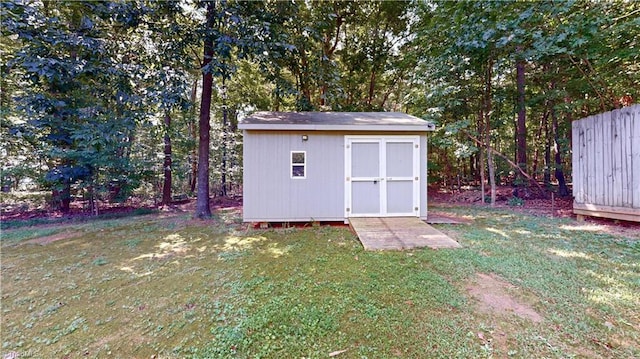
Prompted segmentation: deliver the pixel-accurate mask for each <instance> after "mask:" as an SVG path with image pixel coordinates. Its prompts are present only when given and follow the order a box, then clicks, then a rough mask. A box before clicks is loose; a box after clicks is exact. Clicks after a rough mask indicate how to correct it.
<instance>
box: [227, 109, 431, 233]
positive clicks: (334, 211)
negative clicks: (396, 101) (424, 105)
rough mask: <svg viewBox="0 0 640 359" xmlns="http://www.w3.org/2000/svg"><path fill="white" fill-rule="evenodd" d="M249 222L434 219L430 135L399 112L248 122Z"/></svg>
mask: <svg viewBox="0 0 640 359" xmlns="http://www.w3.org/2000/svg"><path fill="white" fill-rule="evenodd" d="M238 127H239V128H240V129H242V130H243V201H244V204H243V219H244V221H245V222H308V221H345V222H347V221H348V219H349V218H350V217H420V218H422V219H426V217H427V132H428V131H433V130H434V128H435V126H434V125H433V124H432V123H430V122H427V121H425V120H422V119H420V118H417V117H414V116H410V115H407V114H403V113H396V112H257V113H255V114H253V115H252V116H250V117H247V118H246V119H244V120H242V121H241V122H240V123H239V125H238Z"/></svg>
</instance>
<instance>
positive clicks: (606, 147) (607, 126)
mask: <svg viewBox="0 0 640 359" xmlns="http://www.w3.org/2000/svg"><path fill="white" fill-rule="evenodd" d="M602 123H603V126H602V149H603V153H604V156H603V164H602V175H603V178H604V188H603V196H604V198H603V200H602V203H600V204H602V205H606V206H610V205H611V204H612V201H611V196H612V195H613V190H612V186H611V183H612V181H613V167H612V165H611V164H612V163H613V162H612V161H611V116H610V115H609V116H607V115H603V121H602ZM583 203H584V202H583Z"/></svg>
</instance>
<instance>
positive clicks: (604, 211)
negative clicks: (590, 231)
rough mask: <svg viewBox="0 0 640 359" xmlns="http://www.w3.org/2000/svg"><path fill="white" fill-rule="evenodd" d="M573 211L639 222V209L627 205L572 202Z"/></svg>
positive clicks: (578, 213) (586, 214)
mask: <svg viewBox="0 0 640 359" xmlns="http://www.w3.org/2000/svg"><path fill="white" fill-rule="evenodd" d="M573 213H575V214H577V215H584V216H591V217H602V218H611V219H620V220H623V221H631V222H640V209H634V208H627V207H612V206H597V205H582V204H579V203H574V204H573Z"/></svg>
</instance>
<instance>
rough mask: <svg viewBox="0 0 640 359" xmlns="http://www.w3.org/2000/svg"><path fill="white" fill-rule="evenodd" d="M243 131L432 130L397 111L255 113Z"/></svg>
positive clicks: (412, 117)
mask: <svg viewBox="0 0 640 359" xmlns="http://www.w3.org/2000/svg"><path fill="white" fill-rule="evenodd" d="M238 128H240V129H243V130H323V131H345V130H349V131H423V132H424V131H433V130H435V126H434V124H433V123H431V122H428V121H425V120H423V119H420V118H418V117H415V116H411V115H407V114H405V113H400V112H256V113H254V114H253V115H251V116H249V117H247V118H245V119H244V120H242V121H240V123H239V124H238Z"/></svg>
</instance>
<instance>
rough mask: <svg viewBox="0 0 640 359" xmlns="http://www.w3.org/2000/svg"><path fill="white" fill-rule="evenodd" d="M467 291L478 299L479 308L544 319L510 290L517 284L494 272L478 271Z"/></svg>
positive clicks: (533, 318) (537, 320)
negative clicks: (503, 278)
mask: <svg viewBox="0 0 640 359" xmlns="http://www.w3.org/2000/svg"><path fill="white" fill-rule="evenodd" d="M466 289H467V292H469V294H470V295H471V296H472V297H473V298H474V299H476V300H477V301H478V310H480V311H481V312H485V313H491V314H493V313H495V314H498V315H509V314H514V315H517V316H518V317H520V318H524V319H529V320H531V321H532V322H534V323H540V322H542V320H543V319H544V318H543V317H542V315H540V314H539V313H538V312H536V311H535V310H534V309H533V308H532V307H531V306H530V305H528V304H526V303H523V302H522V301H520V300H518V299H517V298H515V297H514V296H513V295H511V294H510V293H509V292H510V291H513V290H515V289H517V288H516V286H514V285H512V284H510V283H507V282H505V281H504V280H502V279H501V278H499V277H498V276H496V275H493V274H484V273H477V274H476V277H475V278H474V279H473V280H472V282H471V283H469V284H467V286H466Z"/></svg>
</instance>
